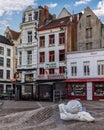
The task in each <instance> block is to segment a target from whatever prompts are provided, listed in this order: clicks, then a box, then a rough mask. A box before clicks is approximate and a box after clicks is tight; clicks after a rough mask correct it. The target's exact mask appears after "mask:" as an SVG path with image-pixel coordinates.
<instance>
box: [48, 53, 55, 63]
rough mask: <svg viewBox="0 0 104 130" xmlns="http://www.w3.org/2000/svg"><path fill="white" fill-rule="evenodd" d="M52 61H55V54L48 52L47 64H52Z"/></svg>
mask: <svg viewBox="0 0 104 130" xmlns="http://www.w3.org/2000/svg"><path fill="white" fill-rule="evenodd" d="M53 61H55V52H54V51H50V52H49V62H53Z"/></svg>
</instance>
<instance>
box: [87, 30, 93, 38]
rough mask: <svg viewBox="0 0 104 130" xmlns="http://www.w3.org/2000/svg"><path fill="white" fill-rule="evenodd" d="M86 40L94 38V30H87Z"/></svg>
mask: <svg viewBox="0 0 104 130" xmlns="http://www.w3.org/2000/svg"><path fill="white" fill-rule="evenodd" d="M86 38H92V28H87V29H86Z"/></svg>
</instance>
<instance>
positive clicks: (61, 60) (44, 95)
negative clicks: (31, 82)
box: [37, 8, 78, 100]
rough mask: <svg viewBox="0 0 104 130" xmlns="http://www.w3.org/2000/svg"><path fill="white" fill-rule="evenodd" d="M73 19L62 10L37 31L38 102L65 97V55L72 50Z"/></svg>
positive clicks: (74, 21) (75, 21) (72, 16)
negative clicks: (56, 16)
mask: <svg viewBox="0 0 104 130" xmlns="http://www.w3.org/2000/svg"><path fill="white" fill-rule="evenodd" d="M77 20H78V16H77V15H71V14H70V13H68V11H67V10H66V9H65V8H64V9H62V11H61V13H60V14H59V16H58V18H57V19H55V20H52V21H51V22H48V21H47V23H46V24H45V25H44V26H42V27H39V28H38V29H37V34H38V41H39V42H38V45H39V48H38V80H37V84H38V86H37V89H38V90H37V98H38V99H39V100H53V99H54V97H55V96H56V97H57V95H59V96H60V97H62V98H63V97H64V98H65V91H66V88H65V79H66V75H67V74H66V52H67V50H68V51H74V50H75V49H76V47H75V45H76V43H77V41H76V40H77V39H76V37H77ZM57 93H59V94H57ZM60 93H61V95H60ZM55 94H56V95H55Z"/></svg>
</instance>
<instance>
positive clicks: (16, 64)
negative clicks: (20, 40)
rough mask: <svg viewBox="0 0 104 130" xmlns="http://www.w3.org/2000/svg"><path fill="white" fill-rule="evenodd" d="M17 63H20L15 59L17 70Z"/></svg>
mask: <svg viewBox="0 0 104 130" xmlns="http://www.w3.org/2000/svg"><path fill="white" fill-rule="evenodd" d="M17 62H18V60H17V59H15V68H17Z"/></svg>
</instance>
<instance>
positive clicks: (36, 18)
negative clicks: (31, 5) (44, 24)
mask: <svg viewBox="0 0 104 130" xmlns="http://www.w3.org/2000/svg"><path fill="white" fill-rule="evenodd" d="M34 20H38V12H34Z"/></svg>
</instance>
